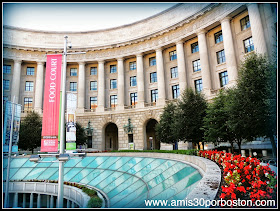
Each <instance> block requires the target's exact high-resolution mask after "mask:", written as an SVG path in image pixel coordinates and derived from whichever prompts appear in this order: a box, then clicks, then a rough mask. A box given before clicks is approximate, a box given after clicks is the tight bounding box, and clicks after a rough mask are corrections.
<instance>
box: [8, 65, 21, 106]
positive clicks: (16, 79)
mask: <svg viewBox="0 0 280 211" xmlns="http://www.w3.org/2000/svg"><path fill="white" fill-rule="evenodd" d="M21 62H22V61H21V60H14V71H13V79H12V80H13V82H12V89H11V101H12V102H13V99H14V96H15V103H19V89H20V76H21Z"/></svg>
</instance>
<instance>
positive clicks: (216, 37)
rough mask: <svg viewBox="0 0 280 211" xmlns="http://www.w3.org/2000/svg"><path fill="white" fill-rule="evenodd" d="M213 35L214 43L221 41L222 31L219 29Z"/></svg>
mask: <svg viewBox="0 0 280 211" xmlns="http://www.w3.org/2000/svg"><path fill="white" fill-rule="evenodd" d="M214 37H215V43H216V44H217V43H219V42H222V41H223V33H222V31H219V32H217V33H215V34H214Z"/></svg>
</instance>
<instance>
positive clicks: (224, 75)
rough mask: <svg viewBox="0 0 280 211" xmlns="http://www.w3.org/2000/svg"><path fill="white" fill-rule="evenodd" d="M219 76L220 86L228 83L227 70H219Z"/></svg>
mask: <svg viewBox="0 0 280 211" xmlns="http://www.w3.org/2000/svg"><path fill="white" fill-rule="evenodd" d="M219 76H220V83H221V87H224V86H225V85H227V84H228V72H227V71H225V72H221V73H219Z"/></svg>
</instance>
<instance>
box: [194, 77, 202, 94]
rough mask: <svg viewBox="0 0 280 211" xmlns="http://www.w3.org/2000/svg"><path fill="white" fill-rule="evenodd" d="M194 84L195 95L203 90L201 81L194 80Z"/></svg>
mask: <svg viewBox="0 0 280 211" xmlns="http://www.w3.org/2000/svg"><path fill="white" fill-rule="evenodd" d="M194 84H195V91H196V92H197V93H199V92H201V91H202V89H203V86H202V79H198V80H195V81H194Z"/></svg>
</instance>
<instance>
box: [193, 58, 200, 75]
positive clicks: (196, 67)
mask: <svg viewBox="0 0 280 211" xmlns="http://www.w3.org/2000/svg"><path fill="white" fill-rule="evenodd" d="M192 63H193V71H194V72H198V71H200V70H201V67H200V59H198V60H195V61H193V62H192Z"/></svg>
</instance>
